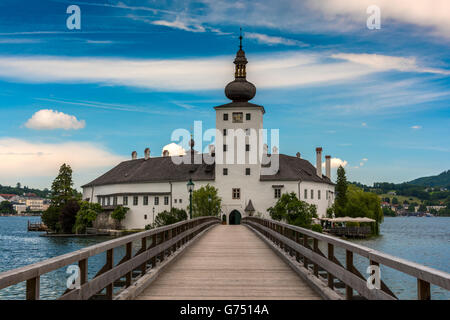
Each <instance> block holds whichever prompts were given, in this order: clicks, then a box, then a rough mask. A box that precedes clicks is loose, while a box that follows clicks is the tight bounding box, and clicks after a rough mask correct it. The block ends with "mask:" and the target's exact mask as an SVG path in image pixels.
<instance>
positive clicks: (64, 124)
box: [25, 109, 86, 130]
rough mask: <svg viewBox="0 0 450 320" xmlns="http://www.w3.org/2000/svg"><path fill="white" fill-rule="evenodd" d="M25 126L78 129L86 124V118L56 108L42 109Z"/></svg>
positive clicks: (36, 128) (43, 128) (49, 128)
mask: <svg viewBox="0 0 450 320" xmlns="http://www.w3.org/2000/svg"><path fill="white" fill-rule="evenodd" d="M25 126H26V127H27V128H29V129H35V130H54V129H64V130H71V129H73V130H78V129H82V128H84V127H85V126H86V122H85V121H84V120H78V119H77V118H76V117H75V116H72V115H69V114H65V113H63V112H58V111H56V110H50V109H42V110H39V111H37V112H36V113H35V114H33V116H32V117H31V118H30V119H28V121H27V122H26V123H25Z"/></svg>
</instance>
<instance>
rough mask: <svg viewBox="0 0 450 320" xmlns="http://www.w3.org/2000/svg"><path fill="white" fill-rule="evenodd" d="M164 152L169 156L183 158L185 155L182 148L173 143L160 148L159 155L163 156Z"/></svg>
mask: <svg viewBox="0 0 450 320" xmlns="http://www.w3.org/2000/svg"><path fill="white" fill-rule="evenodd" d="M165 150H167V151H169V156H183V155H185V154H186V150H185V149H184V148H183V147H182V146H180V145H178V144H176V143H173V142H172V143H169V144H168V145H166V146H164V147H163V148H162V151H161V155H164V151H165Z"/></svg>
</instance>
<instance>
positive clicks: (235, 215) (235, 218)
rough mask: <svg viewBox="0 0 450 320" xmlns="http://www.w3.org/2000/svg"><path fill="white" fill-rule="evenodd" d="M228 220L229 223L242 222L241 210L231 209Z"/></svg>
mask: <svg viewBox="0 0 450 320" xmlns="http://www.w3.org/2000/svg"><path fill="white" fill-rule="evenodd" d="M228 221H229V224H241V214H240V212H239V211H237V210H233V211H231V213H230V217H229V219H228Z"/></svg>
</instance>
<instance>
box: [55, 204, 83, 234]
mask: <svg viewBox="0 0 450 320" xmlns="http://www.w3.org/2000/svg"><path fill="white" fill-rule="evenodd" d="M79 210H80V205H79V204H78V201H77V200H75V199H70V200H68V201H67V203H66V204H65V205H64V207H62V209H61V213H60V215H59V224H60V225H61V231H62V232H63V233H71V232H72V230H73V226H74V225H75V221H76V217H77V213H78V211H79Z"/></svg>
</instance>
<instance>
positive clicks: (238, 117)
mask: <svg viewBox="0 0 450 320" xmlns="http://www.w3.org/2000/svg"><path fill="white" fill-rule="evenodd" d="M233 122H234V123H242V122H244V114H243V113H242V112H233Z"/></svg>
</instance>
